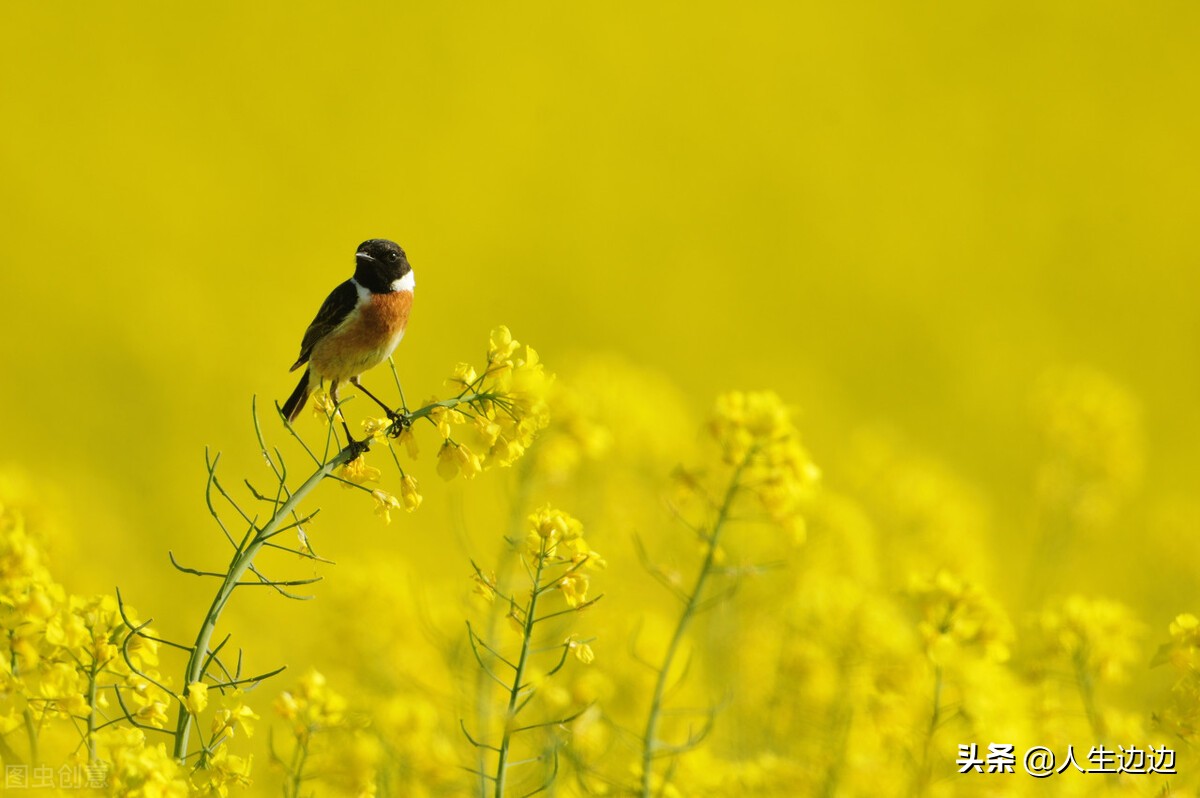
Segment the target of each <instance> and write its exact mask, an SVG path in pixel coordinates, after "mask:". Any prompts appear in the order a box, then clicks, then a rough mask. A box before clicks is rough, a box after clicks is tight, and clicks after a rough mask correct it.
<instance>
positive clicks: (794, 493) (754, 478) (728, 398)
mask: <svg viewBox="0 0 1200 798" xmlns="http://www.w3.org/2000/svg"><path fill="white" fill-rule="evenodd" d="M708 429H709V433H710V434H711V435H712V437H713V439H714V440H715V441H716V443H717V445H718V446H719V447H720V450H721V458H722V460H723V462H724V463H725V464H726V465H727V466H729V467H731V468H734V469H736V470H739V471H740V476H739V486H740V488H741V489H742V490H744V491H747V492H749V493H750V494H752V495H753V496H755V497H756V498H757V499H758V501H759V503H760V504H761V506H762V507H763V509H764V510H765V511H766V512H767V514H768V515H769V516H770V518H771V520H772V521H773V522H775V523H776V524H778V525H780V526H781V527H783V528H784V529H785V530H787V531H789V532H791V533H792V535H793V537H794V539H795V540H796V542H801V541H802V540H803V538H804V521H803V518H802V517H801V515H800V511H801V505H802V503H803V501H804V499H805V498H806V497H807V496H808V495H809V492H810V489H811V488H812V486H813V485H814V484H815V483H816V482H817V480H818V479H819V478H820V470H819V469H818V468H817V467H816V465H814V464H813V462H812V460H811V459H810V458H809V456H808V452H807V450H806V449H805V448H804V446H803V445H802V444H801V442H800V433H799V431H798V430H797V429H796V427H795V425H794V424H793V423H792V414H791V411H790V410H789V409H788V407H787V406H786V405H785V404H784V403H783V401H782V400H781V399H780V398H779V396H778V395H777V394H775V393H774V392H773V391H750V392H743V391H732V392H730V393H726V394H722V395H721V396H719V397H717V402H716V407H715V408H714V411H713V415H712V418H711V420H710V421H709V426H708Z"/></svg>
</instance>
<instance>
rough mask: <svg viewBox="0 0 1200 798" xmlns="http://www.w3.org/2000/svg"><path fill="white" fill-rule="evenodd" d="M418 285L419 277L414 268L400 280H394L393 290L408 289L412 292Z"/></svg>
mask: <svg viewBox="0 0 1200 798" xmlns="http://www.w3.org/2000/svg"><path fill="white" fill-rule="evenodd" d="M416 287H417V277H416V275H415V274H414V273H413V270H412V269H409V270H408V274H406V275H404V276H403V277H401V278H400V279H399V280H393V281H392V290H393V291H408V292H409V293H412V291H413V289H414V288H416Z"/></svg>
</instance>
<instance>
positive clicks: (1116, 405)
mask: <svg viewBox="0 0 1200 798" xmlns="http://www.w3.org/2000/svg"><path fill="white" fill-rule="evenodd" d="M1033 412H1034V418H1035V421H1036V423H1037V427H1038V431H1039V432H1040V433H1041V436H1042V440H1043V443H1044V446H1045V451H1046V455H1045V460H1044V462H1043V463H1042V465H1041V467H1040V468H1039V470H1038V475H1037V489H1038V496H1039V498H1040V500H1041V501H1042V502H1043V503H1044V504H1045V505H1046V506H1048V507H1051V508H1055V509H1057V510H1060V511H1061V512H1063V513H1065V514H1066V517H1067V518H1068V519H1069V520H1070V521H1071V522H1073V523H1075V524H1079V525H1083V526H1091V525H1096V524H1101V523H1105V522H1107V521H1108V520H1109V519H1110V518H1111V517H1112V515H1113V514H1114V513H1115V512H1116V510H1117V508H1118V507H1119V506H1120V505H1121V504H1122V503H1123V501H1124V500H1125V498H1126V497H1127V496H1128V495H1129V494H1130V493H1132V491H1133V490H1134V489H1135V488H1136V487H1137V485H1138V484H1139V482H1140V480H1141V475H1142V468H1143V460H1144V453H1143V448H1144V444H1143V433H1142V424H1141V413H1140V410H1139V408H1138V405H1137V402H1136V401H1135V399H1134V397H1133V396H1132V395H1131V394H1130V393H1129V392H1128V391H1126V390H1125V389H1124V388H1122V387H1121V386H1119V385H1118V384H1117V383H1116V382H1114V381H1113V380H1112V379H1110V378H1109V377H1108V376H1107V375H1105V374H1103V373H1101V372H1098V371H1093V370H1090V369H1086V368H1076V369H1071V370H1062V371H1055V372H1051V373H1048V374H1046V375H1045V376H1044V377H1043V378H1042V380H1041V382H1040V383H1039V385H1038V387H1037V390H1036V391H1035V393H1034V397H1033Z"/></svg>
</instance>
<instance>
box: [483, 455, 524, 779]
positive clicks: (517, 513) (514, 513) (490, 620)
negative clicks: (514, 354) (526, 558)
mask: <svg viewBox="0 0 1200 798" xmlns="http://www.w3.org/2000/svg"><path fill="white" fill-rule="evenodd" d="M532 462H533V459H532V458H530V457H522V458H521V460H520V462H519V463H518V464H517V468H518V474H517V492H516V496H514V497H513V499H512V505H511V506H510V508H509V519H508V528H509V531H510V532H511V534H512V539H511V541H509V540H505V541H504V546H503V548H502V549H501V550H500V554H499V556H498V557H497V566H496V572H497V573H506V572H507V571H508V564H509V562H510V560H511V558H512V556H513V555H514V554H516V553H517V552H518V551H519V549H518V548H517V547H518V546H520V545H521V543H520V540H521V534H520V533H521V522H522V521H523V520H524V517H523V516H524V513H525V505H526V504H527V503H528V500H529V493H530V487H531V485H532V484H533V476H532V471H533V469H532V467H531V465H530V464H531V463H532ZM500 617H501V612H500V611H499V610H498V608H497V607H496V606H494V605H493V606H492V607H491V608H490V609H489V612H488V615H487V627H486V629H487V637H488V639H491V640H495V639H496V627H497V626H498V622H499V620H500ZM492 684H493V682H492V680H491V678H490V677H489V676H488V673H487V671H485V670H484V669H483V668H478V669H477V670H476V672H475V708H476V711H475V724H476V727H477V728H480V729H484V728H487V727H488V725H489V724H490V721H491V712H490V702H489V701H488V688H489V687H490V686H491V685H492ZM487 758H488V751H487V750H486V749H484V748H480V749H479V756H478V765H479V766H478V768H476V769H477V770H478V771H479V790H478V793H479V798H487V794H488V779H487V777H486V776H484V775H483V774H484V773H485V772H486V770H487Z"/></svg>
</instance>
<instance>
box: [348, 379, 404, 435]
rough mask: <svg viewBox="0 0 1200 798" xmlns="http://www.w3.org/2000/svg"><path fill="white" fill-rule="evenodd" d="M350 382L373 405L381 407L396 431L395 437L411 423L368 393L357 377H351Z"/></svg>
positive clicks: (401, 414)
mask: <svg viewBox="0 0 1200 798" xmlns="http://www.w3.org/2000/svg"><path fill="white" fill-rule="evenodd" d="M350 382H351V383H352V384H353V385H354V387H355V388H358V389H359V390H360V391H362V392H363V393H365V394H366V395H367V396H369V397H371V399H373V400H374V401H375V404H377V405H379V406H380V407H382V408H383V409H384V411H385V412H386V413H387V417H388V421H390V422H392V428H393V429H395V430H396V434H397V435H399V434H400V433H401V432H402V431H403V430H404V429H405V428H406V427H408V426H409V425H410V424H411V423H412V422H410V421H409V420H408V417H407V416H406V415H405V414H403V413H397V412H396V411H395V410H393V409H392V408H390V407H388V406H387V404H385V403H384V401H383V400H382V399H380V398H379V397H378V396H376V395H375V394H373V393H371V392H370V391H368V390H367V386H365V385H363V384H362V383H361V382H359V380H358V377H351V378H350Z"/></svg>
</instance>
